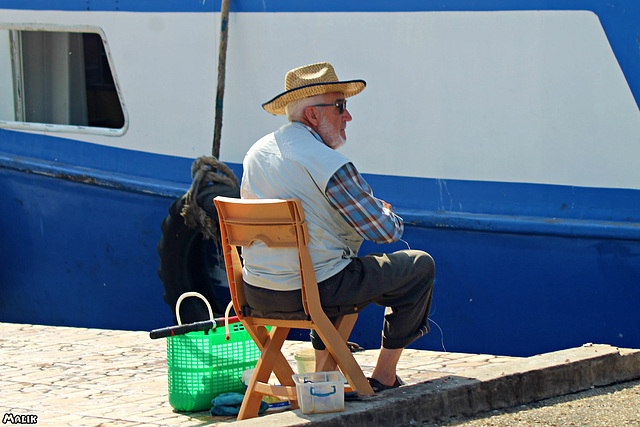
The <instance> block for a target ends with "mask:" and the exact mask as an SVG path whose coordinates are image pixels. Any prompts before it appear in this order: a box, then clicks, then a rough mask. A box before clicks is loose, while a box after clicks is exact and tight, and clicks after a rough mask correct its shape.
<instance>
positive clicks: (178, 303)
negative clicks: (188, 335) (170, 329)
mask: <svg viewBox="0 0 640 427" xmlns="http://www.w3.org/2000/svg"><path fill="white" fill-rule="evenodd" d="M187 297H198V298H200V299H201V300H202V301H204V303H205V305H206V306H207V310H209V319H210V320H214V318H213V310H211V304H209V301H207V299H206V298H205V297H203V296H202V294H199V293H198V292H185V293H183V294H182V295H180V297H179V298H178V301H176V320H177V321H178V325H182V321H181V320H180V304H182V300H183V299H185V298H187Z"/></svg>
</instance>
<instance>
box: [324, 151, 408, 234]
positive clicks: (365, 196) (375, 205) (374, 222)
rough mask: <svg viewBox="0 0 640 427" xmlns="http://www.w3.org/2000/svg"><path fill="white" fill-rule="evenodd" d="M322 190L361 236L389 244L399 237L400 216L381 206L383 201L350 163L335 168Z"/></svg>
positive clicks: (402, 226)
mask: <svg viewBox="0 0 640 427" xmlns="http://www.w3.org/2000/svg"><path fill="white" fill-rule="evenodd" d="M325 193H326V195H327V197H328V198H329V201H330V202H331V204H332V205H333V207H335V208H336V209H337V210H338V212H340V214H341V215H342V217H343V218H344V219H345V220H346V221H347V222H348V223H349V224H350V225H351V226H352V227H353V228H354V229H355V230H356V231H357V232H358V234H360V235H361V236H362V237H363V238H364V239H367V240H373V241H374V242H376V243H391V242H395V241H396V240H398V239H400V237H402V233H403V232H404V223H403V221H402V218H400V217H399V216H397V215H395V214H394V213H393V212H391V211H390V210H389V209H387V208H384V207H383V206H382V201H381V200H380V199H377V198H375V197H374V196H373V192H372V191H371V187H370V186H369V184H368V183H367V182H366V181H365V180H364V178H363V177H362V176H361V175H360V173H358V171H357V170H356V168H355V166H353V164H351V163H347V164H346V165H344V166H343V167H341V168H340V169H338V171H337V172H336V173H335V174H334V175H333V176H332V177H331V179H330V180H329V183H328V184H327V189H326V192H325Z"/></svg>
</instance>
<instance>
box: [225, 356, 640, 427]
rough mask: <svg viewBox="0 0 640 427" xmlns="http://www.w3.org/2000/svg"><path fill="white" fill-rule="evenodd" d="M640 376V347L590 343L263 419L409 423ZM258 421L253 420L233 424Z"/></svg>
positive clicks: (302, 422)
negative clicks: (338, 408)
mask: <svg viewBox="0 0 640 427" xmlns="http://www.w3.org/2000/svg"><path fill="white" fill-rule="evenodd" d="M638 378H640V350H631V349H618V348H616V347H611V346H608V345H585V346H583V347H579V348H573V349H568V350H561V351H557V352H552V353H546V354H542V355H537V356H532V357H529V358H523V359H518V360H514V361H512V362H508V363H504V364H501V365H500V366H481V367H478V368H474V369H470V370H467V371H462V372H459V373H457V374H456V375H450V376H447V377H443V378H438V379H436V380H432V381H427V382H425V383H420V384H415V385H409V386H404V387H401V388H399V389H395V390H388V391H385V392H384V393H381V394H379V395H374V396H371V397H368V398H366V399H365V400H363V401H360V402H349V403H348V404H347V405H346V407H345V411H344V412H340V413H328V414H308V415H305V414H302V412H301V411H300V410H295V411H287V412H282V413H278V414H271V415H266V416H263V417H260V421H259V422H260V425H261V426H263V427H266V426H299V425H310V424H312V425H321V426H354V425H366V426H388V425H410V424H412V423H416V422H424V421H434V420H437V419H441V418H446V417H451V416H459V415H463V416H469V415H473V414H476V413H479V412H483V411H490V410H495V409H502V408H508V407H513V406H517V405H524V404H528V403H532V402H535V401H539V400H542V399H547V398H551V397H555V396H560V395H564V394H569V393H576V392H579V391H583V390H587V389H589V388H592V387H597V386H604V385H609V384H614V383H617V382H622V381H630V380H634V379H638ZM255 423H256V420H255V419H253V420H245V421H238V422H235V423H232V424H233V425H238V426H242V425H255Z"/></svg>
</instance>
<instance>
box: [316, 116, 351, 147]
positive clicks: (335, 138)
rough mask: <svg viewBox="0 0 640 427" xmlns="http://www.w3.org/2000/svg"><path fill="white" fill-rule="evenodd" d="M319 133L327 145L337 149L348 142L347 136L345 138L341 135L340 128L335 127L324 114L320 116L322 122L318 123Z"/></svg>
mask: <svg viewBox="0 0 640 427" xmlns="http://www.w3.org/2000/svg"><path fill="white" fill-rule="evenodd" d="M317 130H318V135H320V138H322V141H323V142H324V143H325V145H326V146H328V147H329V148H332V149H334V150H337V149H338V148H340V147H342V146H343V145H344V144H346V143H347V138H343V137H342V135H340V130H339V129H335V128H333V127H332V126H331V125H330V124H329V122H328V120H327V119H325V117H324V116H320V123H318V129H317Z"/></svg>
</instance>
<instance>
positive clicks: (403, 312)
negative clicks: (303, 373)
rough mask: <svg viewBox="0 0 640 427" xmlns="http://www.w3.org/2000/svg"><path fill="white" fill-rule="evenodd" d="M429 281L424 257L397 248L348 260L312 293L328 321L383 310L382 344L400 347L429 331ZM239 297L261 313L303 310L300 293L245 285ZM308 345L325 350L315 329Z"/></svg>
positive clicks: (431, 267) (430, 270)
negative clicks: (371, 309) (373, 306)
mask: <svg viewBox="0 0 640 427" xmlns="http://www.w3.org/2000/svg"><path fill="white" fill-rule="evenodd" d="M434 277H435V264H434V262H433V259H432V258H431V256H430V255H429V254H428V253H426V252H423V251H417V250H403V251H398V252H394V253H391V254H369V255H365V256H362V257H357V258H354V259H353V261H352V262H351V263H350V264H349V265H347V267H346V268H345V269H343V270H342V271H340V272H339V273H338V274H336V275H334V276H332V277H330V278H329V279H327V280H324V281H322V282H320V283H318V290H319V292H320V301H321V303H322V307H323V308H324V309H325V312H327V315H328V316H329V317H330V318H331V319H332V320H334V319H335V318H336V317H337V316H338V315H339V314H347V313H355V312H359V311H360V310H362V309H363V308H364V307H366V306H367V305H369V304H371V303H374V304H377V305H379V306H382V307H386V310H385V315H384V325H383V329H382V346H383V347H384V348H388V349H394V348H404V347H406V346H407V345H409V344H411V343H412V342H413V341H415V340H416V339H418V338H420V337H421V336H423V335H424V334H426V333H427V332H429V323H428V316H429V310H430V308H431V298H432V294H433V281H434ZM245 295H246V298H247V302H248V303H249V306H250V307H251V308H252V309H256V310H259V311H262V312H278V313H279V314H281V315H284V316H285V317H286V313H287V312H295V311H302V310H303V307H302V296H301V291H300V290H297V291H273V290H270V289H264V288H259V287H255V286H251V285H248V284H245ZM311 342H312V344H313V347H314V348H316V349H318V350H322V349H324V348H325V346H324V344H323V343H322V341H321V340H320V337H318V336H317V335H316V334H315V331H312V332H311Z"/></svg>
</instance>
